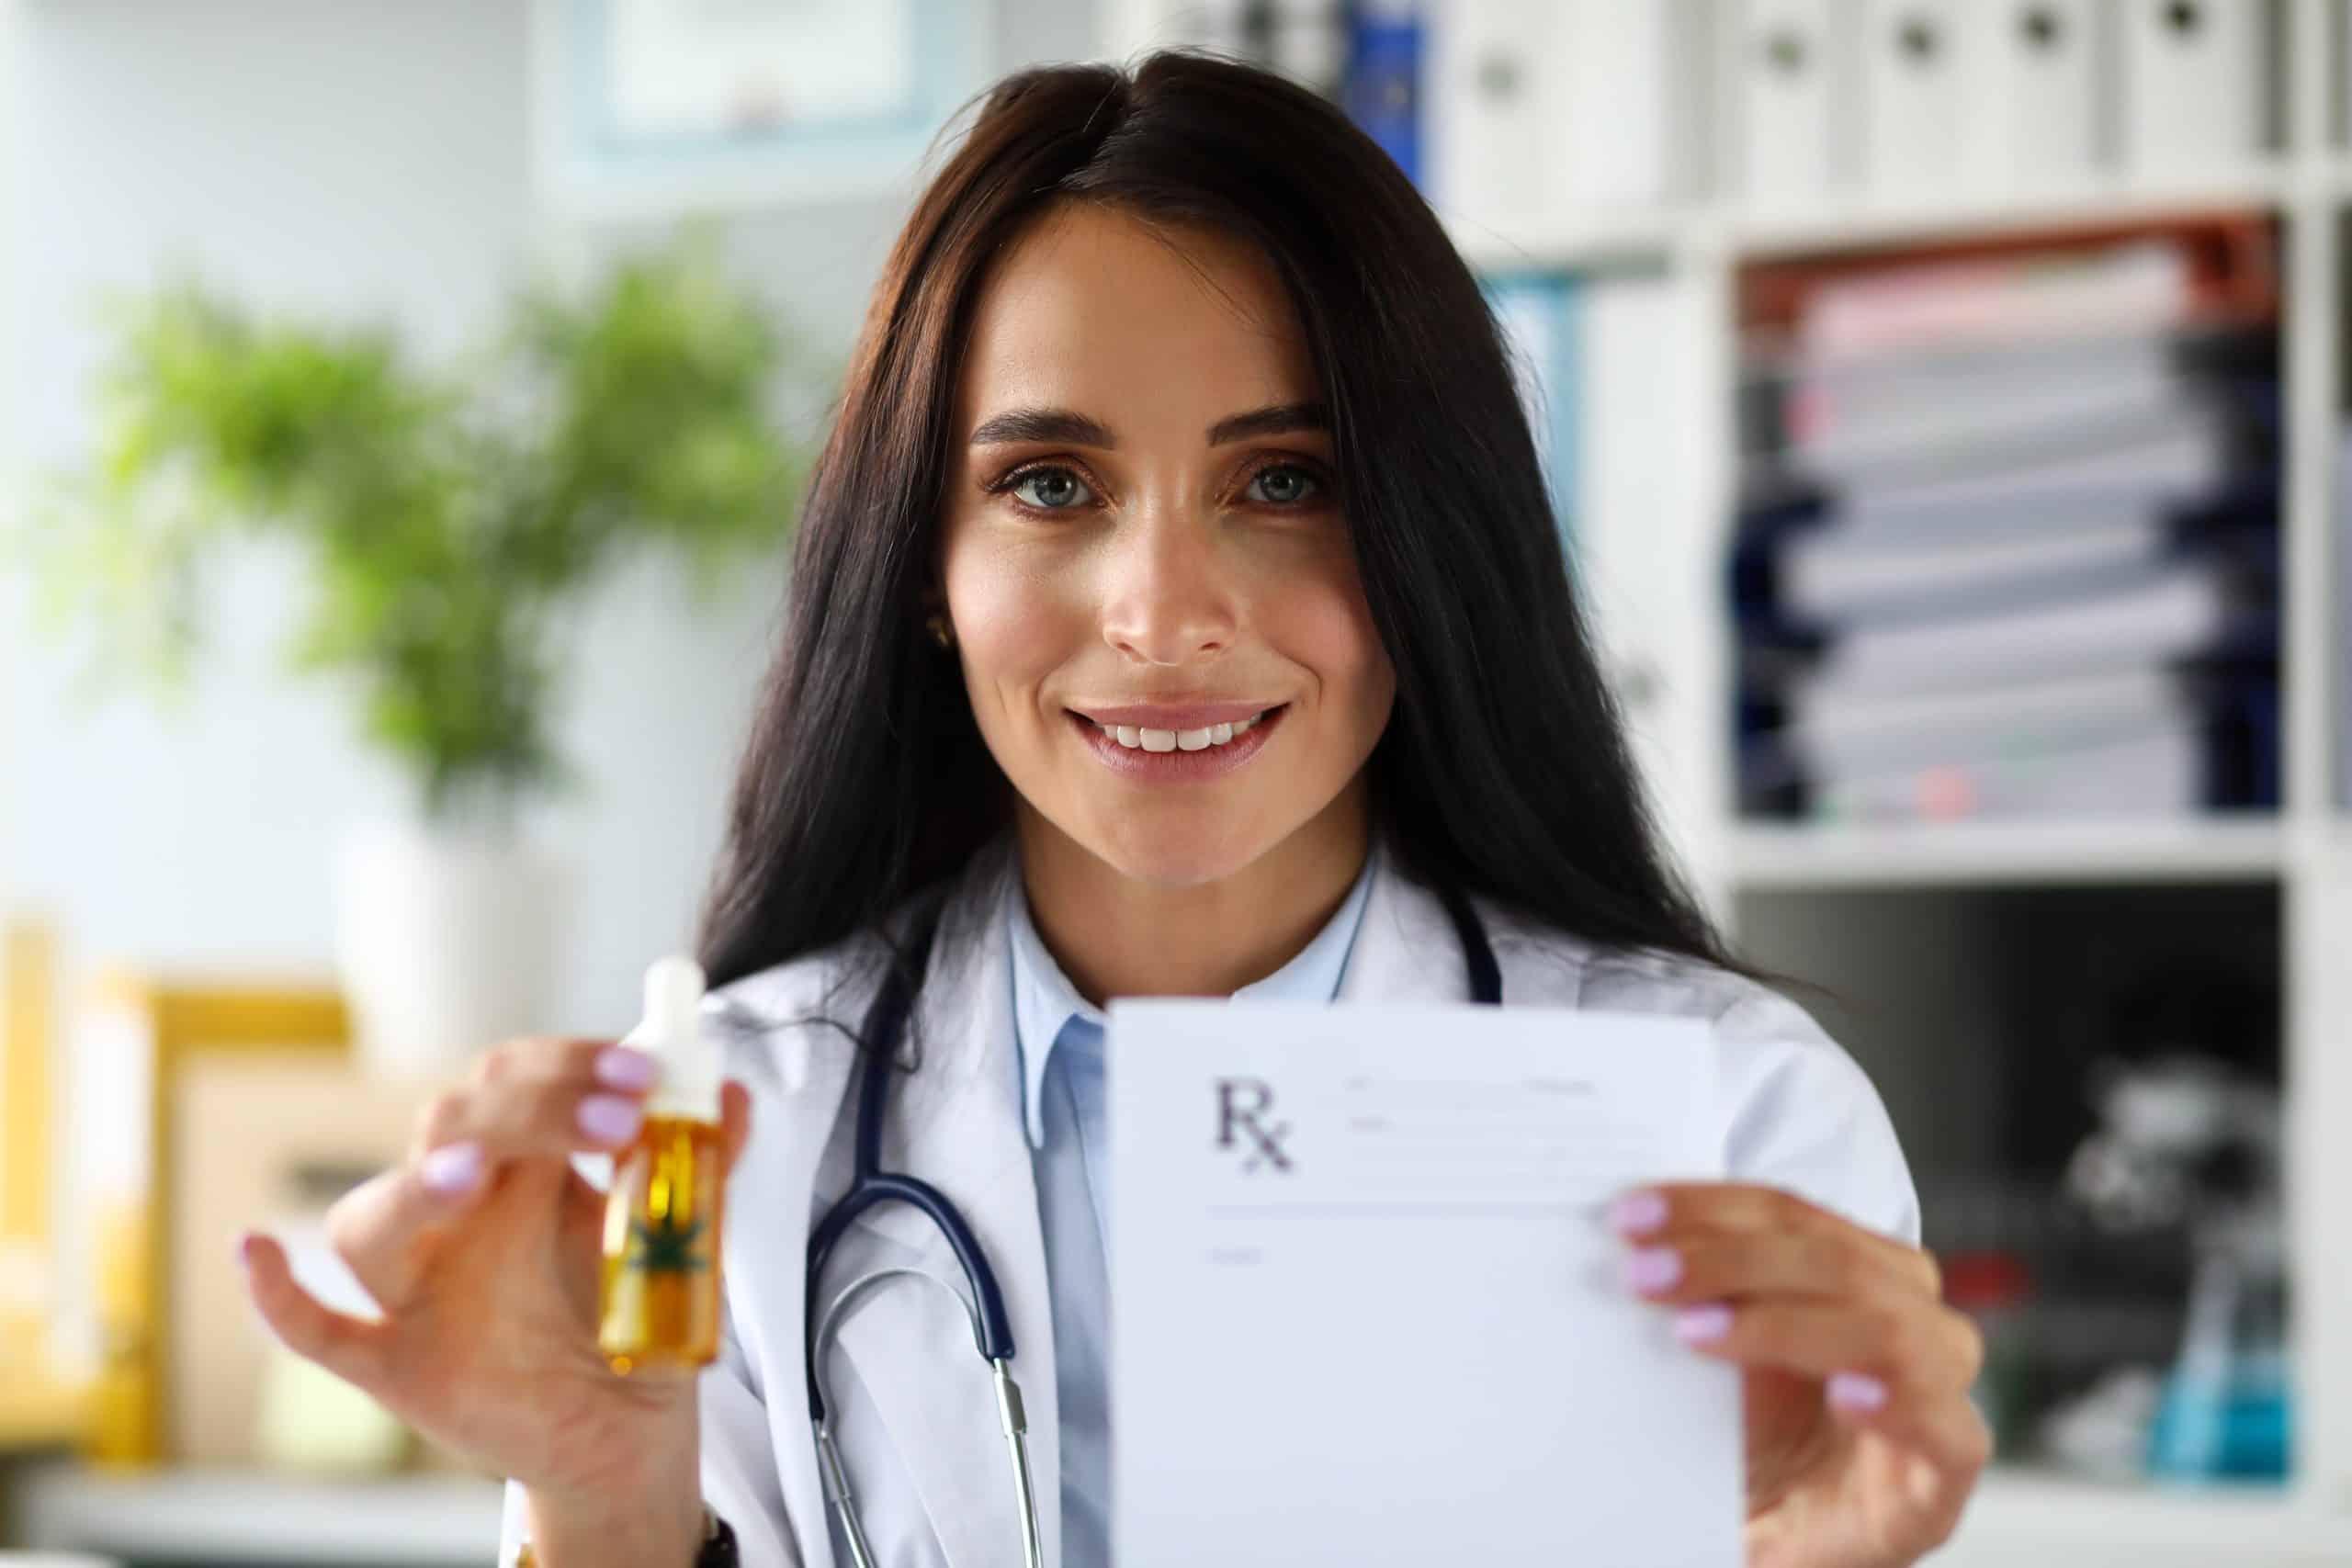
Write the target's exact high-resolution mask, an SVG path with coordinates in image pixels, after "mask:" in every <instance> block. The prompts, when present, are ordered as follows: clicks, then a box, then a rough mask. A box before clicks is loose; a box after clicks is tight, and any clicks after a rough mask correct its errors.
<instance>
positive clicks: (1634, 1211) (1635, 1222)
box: [1608, 1192, 1666, 1235]
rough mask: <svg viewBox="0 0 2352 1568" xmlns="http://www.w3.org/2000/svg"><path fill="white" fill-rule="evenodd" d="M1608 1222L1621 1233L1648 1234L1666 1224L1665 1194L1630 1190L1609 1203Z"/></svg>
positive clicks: (1612, 1228)
mask: <svg viewBox="0 0 2352 1568" xmlns="http://www.w3.org/2000/svg"><path fill="white" fill-rule="evenodd" d="M1608 1224H1609V1228H1610V1229H1611V1230H1612V1231H1615V1232H1616V1233H1617V1234H1618V1235H1648V1234H1649V1233H1650V1232H1651V1231H1654V1230H1656V1229H1657V1228H1658V1226H1660V1225H1662V1224H1666V1198H1665V1195H1664V1194H1662V1193H1657V1192H1628V1193H1626V1194H1625V1195H1624V1196H1623V1197H1622V1198H1620V1199H1618V1200H1617V1201H1615V1202H1614V1203H1611V1204H1610V1205H1609V1217H1608Z"/></svg>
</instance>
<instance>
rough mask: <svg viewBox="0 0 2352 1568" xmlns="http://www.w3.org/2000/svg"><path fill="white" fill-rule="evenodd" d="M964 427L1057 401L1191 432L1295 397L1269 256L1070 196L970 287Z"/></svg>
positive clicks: (1304, 387) (1291, 331)
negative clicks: (973, 290)
mask: <svg viewBox="0 0 2352 1568" xmlns="http://www.w3.org/2000/svg"><path fill="white" fill-rule="evenodd" d="M959 390H960V402H961V405H962V406H961V410H960V412H961V416H962V423H963V428H965V429H966V430H969V429H970V428H971V426H972V425H973V424H974V423H977V422H978V420H980V419H983V418H985V417H987V416H988V415H989V413H990V412H995V411H997V410H999V409H1001V408H1004V407H1008V406H1012V405H1015V404H1020V405H1050V406H1055V407H1066V408H1069V409H1073V410H1076V411H1078V412H1089V413H1092V414H1095V415H1096V416H1097V417H1100V418H1103V420H1104V421H1105V423H1109V424H1111V425H1112V426H1113V428H1114V430H1117V429H1123V428H1124V427H1125V426H1126V425H1129V424H1134V423H1150V422H1152V421H1153V420H1155V419H1159V418H1166V419H1168V420H1170V421H1171V422H1175V421H1182V422H1186V423H1192V424H1193V426H1194V429H1193V436H1194V438H1195V439H1198V437H1199V434H1200V431H1201V430H1203V429H1205V428H1206V426H1207V425H1208V423H1211V422H1212V421H1213V420H1215V419H1216V418H1218V417H1222V416H1223V415H1225V414H1227V413H1231V412H1236V411H1238V410H1242V409H1249V408H1256V407H1261V406H1263V405H1266V404H1269V403H1281V402H1293V401H1300V400H1306V399H1309V398H1311V397H1313V396H1314V395H1315V393H1316V380H1315V369H1314V363H1313V360H1312V358H1311V357H1310V355H1308V353H1307V350H1306V340H1305V336H1304V334H1303V333H1302V332H1301V331H1300V329H1299V325H1298V321H1297V315H1296V312H1295V310H1293V309H1292V307H1291V303H1290V298H1289V296H1288V294H1287V293H1286V292H1285V291H1284V289H1283V286H1282V280H1281V278H1280V276H1278V275H1277V274H1276V273H1275V271H1274V268H1273V266H1272V264H1271V263H1270V262H1268V261H1267V260H1266V258H1265V257H1264V255H1263V254H1261V253H1260V252H1259V251H1258V250H1257V249H1256V248H1255V247H1254V246H1251V245H1250V244H1248V243H1245V242H1243V241H1240V240H1238V239H1235V238H1234V237H1232V236H1230V235H1227V234H1224V233H1221V232H1218V231H1215V230H1209V229H1202V228H1193V227H1182V228H1176V227H1170V226H1168V225H1164V224H1147V223H1146V222H1144V221H1142V220H1138V219H1136V218H1134V217H1131V216H1129V215H1127V214H1125V213H1121V212H1118V211H1115V210H1113V209H1106V208H1103V207H1100V206H1095V205H1091V204H1086V203H1067V204H1064V205H1062V206H1059V207H1057V208H1055V209H1050V210H1049V211H1047V212H1046V214H1045V215H1044V216H1042V217H1041V218H1040V219H1039V220H1037V221H1036V222H1035V223H1034V224H1032V225H1031V226H1030V227H1029V228H1028V229H1027V230H1026V231H1023V234H1022V235H1021V237H1020V238H1019V239H1018V240H1017V241H1016V242H1015V243H1013V244H1012V246H1011V247H1010V248H1009V249H1008V250H1007V251H1006V252H1005V254H1003V256H1002V257H1001V259H1000V260H999V261H998V262H997V263H996V264H995V265H994V267H993V268H992V269H991V271H990V272H989V276H988V277H987V279H986V280H985V281H984V283H983V284H982V286H981V290H980V295H979V299H978V304H977V307H976V310H975V311H974V315H973V321H972V333H971V339H970V342H969V343H968V344H967V346H966V351H965V359H964V374H963V380H962V384H961V387H960V389H959Z"/></svg>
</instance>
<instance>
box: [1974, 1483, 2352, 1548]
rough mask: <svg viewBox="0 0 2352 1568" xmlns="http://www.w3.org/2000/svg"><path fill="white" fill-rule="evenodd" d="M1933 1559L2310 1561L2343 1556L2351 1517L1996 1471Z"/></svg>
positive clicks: (2260, 1501) (2260, 1492)
mask: <svg viewBox="0 0 2352 1568" xmlns="http://www.w3.org/2000/svg"><path fill="white" fill-rule="evenodd" d="M1928 1562H1929V1563H1931V1564H1932V1565H1933V1568H1996V1565H1998V1568H2191V1565H2195V1568H2207V1565H2209V1564H2221V1563H2227V1564H2229V1565H2230V1568H2316V1565H2317V1564H2320V1563H2323V1562H2325V1563H2335V1564H2342V1563H2345V1562H2352V1518H2346V1517H2340V1516H2334V1517H2332V1516H2330V1515H2328V1514H2325V1513H2324V1512H2322V1511H2321V1510H2320V1509H2319V1508H2317V1507H2316V1506H2312V1504H2310V1503H2309V1502H2307V1501H2305V1500H2303V1499H2302V1498H2301V1497H2299V1496H2297V1495H2293V1494H2291V1493H2287V1492H2281V1491H2277V1490H2271V1489H2258V1488H2253V1487H2248V1488H2245V1489H2243V1490H2240V1489H2233V1488H2226V1487H2200V1488H2174V1487H2155V1486H2109V1485H2101V1484H2098V1483H2093V1482H2087V1481H2073V1480H2067V1479H2064V1478H2063V1477H2058V1476H2053V1475H2048V1474H2041V1473H2035V1472H2023V1471H2006V1472H2005V1471H2000V1470H1996V1471H1995V1472H1993V1473H1992V1474H1990V1475H1988V1476H1987V1477H1986V1478H1985V1483H1984V1484H1983V1485H1982V1486H1980V1487H1979V1488H1978V1489H1977V1493H1976V1495H1975V1497H1974V1499H1973V1500H1972V1502H1971V1503H1970V1505H1969V1510H1968V1514H1967V1516H1966V1517H1965V1518H1964V1519H1963V1520H1962V1524H1961V1529H1960V1531H1959V1533H1958V1534H1957V1535H1956V1536H1955V1537H1954V1538H1953V1540H1952V1543H1951V1546H1950V1547H1948V1548H1947V1549H1946V1550H1945V1551H1940V1552H1938V1553H1937V1554H1936V1555H1934V1556H1933V1557H1931V1558H1929V1559H1928Z"/></svg>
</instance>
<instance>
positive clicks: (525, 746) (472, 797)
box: [31, 240, 806, 818]
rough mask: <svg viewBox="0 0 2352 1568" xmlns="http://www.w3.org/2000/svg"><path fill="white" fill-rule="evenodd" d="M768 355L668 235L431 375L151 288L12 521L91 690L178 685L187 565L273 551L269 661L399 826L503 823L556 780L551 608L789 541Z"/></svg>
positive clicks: (186, 650) (786, 463) (704, 263)
mask: <svg viewBox="0 0 2352 1568" xmlns="http://www.w3.org/2000/svg"><path fill="white" fill-rule="evenodd" d="M785 350H786V343H785V340H784V337H783V335H782V333H781V331H780V329H779V328H778V327H777V326H776V325H775V323H774V322H773V321H770V320H769V319H768V317H767V316H766V315H765V314H763V311H762V310H761V309H760V308H759V307H758V306H757V305H756V304H755V303H754V302H753V301H752V300H751V299H749V298H748V297H747V296H745V295H744V294H742V293H741V292H740V291H739V290H737V289H735V288H732V287H730V286H729V284H728V283H727V282H726V281H724V279H723V278H722V276H720V273H719V269H718V265H716V262H715V259H714V257H713V255H712V254H711V251H710V247H709V246H708V245H707V243H701V242H699V241H695V240H684V241H681V242H679V243H673V244H672V245H670V246H668V247H666V248H664V249H662V250H660V251H658V252H652V253H647V254H640V255H638V256H636V257H633V258H630V259H628V260H627V261H625V262H623V263H621V264H620V265H616V266H615V267H613V268H612V269H611V270H610V271H609V272H608V273H607V274H605V276H603V278H602V279H601V281H599V282H598V283H597V284H596V285H595V286H594V288H591V289H589V290H588V291H586V293H585V296H584V297H582V298H574V297H573V295H572V294H571V293H570V292H567V291H565V290H562V289H560V288H556V287H554V286H553V285H551V284H549V283H548V282H546V281H544V280H541V281H538V282H536V283H534V284H532V285H531V286H529V287H527V288H525V289H524V290H522V291H521V292H520V293H518V294H517V296H516V297H515V299H514V301H513V305H512V310H511V312H510V317H509V320H508V321H506V323H505V324H504V327H503V330H502V331H501V332H500V333H498V334H497V335H496V337H495V338H494V340H493V341H492V343H491V344H490V345H489V346H488V347H487V348H485V349H483V350H481V351H480V352H478V353H476V354H475V355H470V356H469V357H468V359H467V360H466V361H465V362H463V363H462V364H460V365H459V366H458V367H455V368H454V369H452V370H449V371H447V372H444V373H440V374H432V373H427V372H425V371H423V370H420V369H418V368H416V367H413V366H412V365H411V364H409V363H408V362H407V360H406V359H405V358H404V357H403V355H402V353H401V344H400V342H399V340H398V338H397V336H396V335H395V334H394V333H392V332H390V330H388V329H385V328H381V327H375V326H363V327H330V326H321V325H316V324H311V323H305V322H300V321H287V320H277V319H270V320H261V319H257V318H256V317H254V315H252V314H251V313H249V312H248V311H246V310H243V309H242V308H240V307H239V306H238V305H236V304H234V303H233V302H231V301H229V300H227V299H223V298H221V297H220V296H219V295H217V294H215V293H213V292H211V291H210V290H209V289H207V288H204V287H202V286H201V285H198V284H196V283H187V282H184V283H180V284H177V285H175V286H173V287H170V288H164V289H163V290H161V291H159V292H157V293H156V294H154V295H153V296H150V297H147V298H144V299H139V300H136V301H132V302H130V303H129V304H128V306H127V307H125V308H123V309H121V310H119V312H118V313H117V317H116V331H115V335H114V338H113V343H112V354H111V356H110V359H109V361H108V363H107V367H106V369H105V373H104V378H103V380H102V383H101V393H100V398H101V403H100V412H101V415H102V434H101V439H100V441H99V444H98V446H97V448H96V452H95V454H94V456H93V458H92V460H91V462H90V463H89V465H88V466H87V467H86V468H85V469H83V470H81V471H78V472H75V473H74V474H71V475H67V476H64V477H62V479H60V480H59V481H58V482H57V483H56V484H55V485H54V486H53V487H52V488H51V490H50V491H48V492H47V493H46V494H45V497H44V504H43V505H42V506H41V507H40V509H39V510H38V512H37V513H36V514H35V517H34V523H33V527H32V530H31V535H32V536H31V543H32V545H33V547H34V549H33V564H34V567H35V577H36V581H38V582H39V583H40V586H41V589H42V602H43V605H44V609H45V611H46V618H47V619H48V620H49V621H51V623H52V624H59V623H63V622H68V621H79V622H83V623H85V624H87V625H89V626H92V627H93V629H94V637H93V644H92V649H91V651H92V654H93V658H92V660H91V665H90V671H89V672H90V673H91V674H92V675H93V676H95V677H96V678H98V679H100V680H102V681H105V680H110V679H116V678H119V677H121V676H123V675H125V674H132V675H137V676H141V677H143V678H148V679H151V680H153V681H154V682H160V683H161V684H162V685H163V686H164V687H165V688H169V687H172V686H175V685H179V684H182V683H184V682H185V679H186V676H187V671H188V670H189V667H190V664H191V659H192V655H193V654H194V652H195V651H196V649H197V648H198V645H199V642H200V640H201V637H200V634H201V629H202V623H203V619H204V617H203V614H202V609H203V597H204V595H203V592H202V589H203V583H204V579H205V576H206V570H207V568H208V567H209V566H210V565H211V564H212V563H213V562H214V561H215V560H216V559H217V558H219V556H220V554H221V552H222V549H223V547H225V546H227V545H228V544H229V543H230V542H231V541H232V539H235V538H237V537H239V536H253V535H274V536H283V537H287V538H290V539H292V540H294V541H296V542H297V543H298V544H299V546H300V548H301V550H302V552H303V553H304V554H305V555H306V556H307V557H308V558H309V560H310V561H311V565H312V566H313V567H314V569H315V570H314V573H313V587H314V592H313V594H312V596H311V603H310V604H309V605H308V607H307V610H306V612H305V613H304V615H302V617H301V620H300V629H299V632H298V634H297V636H296V638H295V641H294V645H293V648H292V650H291V651H292V654H293V658H294V661H295V663H296V665H297V667H298V668H302V669H308V670H323V671H337V672H340V673H341V674H342V675H344V676H345V678H346V679H348V680H349V681H350V682H351V683H352V684H353V685H354V687H355V689H356V695H357V697H358V699H359V703H360V728H361V731H362V734H363V735H364V736H365V738H366V739H368V741H369V742H370V743H372V744H373V745H374V746H376V747H377V748H379V749H380V750H383V751H385V752H387V753H390V755H391V756H393V757H394V758H396V759H397V760H398V761H400V762H401V764H402V765H403V766H404V767H405V768H406V770H407V771H408V772H409V773H411V774H412V776H413V778H414V779H415V781H416V784H417V785H418V789H419V793H420V796H421V804H422V807H423V809H424V812H425V814H426V815H427V816H428V817H431V818H448V817H451V816H454V815H457V814H458V813H460V812H473V811H483V810H489V811H494V812H503V811H506V810H509V809H511V808H512V807H513V806H514V805H515V802H516V801H517V799H518V798H519V797H520V796H521V795H524V794H526V793H527V792H528V791H530V790H532V789H535V788H543V787H547V786H549V785H552V784H554V783H556V782H558V781H559V780H560V778H561V777H562V776H563V769H562V765H561V762H560V758H559V757H558V756H557V755H556V752H555V750H554V746H553V740H552V737H551V735H550V733H549V723H550V719H551V712H550V708H551V703H550V700H549V699H550V697H551V695H552V693H553V690H554V687H555V685H556V682H557V680H558V677H559V674H560V669H561V666H562V663H563V657H562V656H563V653H564V651H565V648H564V639H563V636H562V633H563V630H564V622H565V611H566V609H567V607H569V606H571V605H572V604H574V603H576V601H577V600H578V599H579V598H580V597H581V596H582V593H583V592H584V591H585V590H586V589H587V588H588V587H589V586H590V585H591V584H592V583H593V582H594V581H596V580H597V579H598V578H599V577H600V576H601V575H602V574H603V573H604V572H605V570H607V569H609V568H611V567H612V566H614V565H615V564H616V563H617V562H618V560H619V559H620V558H623V557H624V556H625V555H627V554H628V552H630V551H631V550H632V549H656V550H662V551H666V552H668V553H670V554H672V555H673V556H675V557H677V558H681V559H682V560H683V561H684V563H685V564H686V565H687V566H688V568H689V570H691V571H692V573H693V574H694V576H695V580H696V581H697V582H698V583H700V584H701V585H703V586H704V587H706V588H707V587H708V586H710V585H711V584H713V583H715V582H716V581H718V576H719V573H720V572H721V571H722V570H723V569H724V567H725V566H726V565H727V564H728V563H729V561H731V560H734V559H737V558H741V556H742V555H744V554H746V553H749V552H753V551H758V550H763V549H771V548H774V547H776V546H777V545H779V544H780V543H781V541H782V540H783V539H784V537H785V536H786V535H787V534H788V533H789V531H790V528H791V525H792V521H793V506H794V503H795V500H796V498H797V493H798V490H799V481H800V477H801V473H802V470H803V468H804V466H805V461H806V455H805V453H804V451H802V450H801V449H800V448H799V447H797V446H795V445H794V444H793V443H791V442H789V441H787V440H786V438H785V437H784V436H783V435H782V434H780V431H779V427H778V425H777V423H776V422H775V419H774V418H773V417H772V415H771V413H770V411H769V406H768V404H769V399H770V395H771V393H772V392H773V391H774V390H775V383H776V380H777V377H778V373H779V371H780V369H782V368H783V367H785V364H786V352H785Z"/></svg>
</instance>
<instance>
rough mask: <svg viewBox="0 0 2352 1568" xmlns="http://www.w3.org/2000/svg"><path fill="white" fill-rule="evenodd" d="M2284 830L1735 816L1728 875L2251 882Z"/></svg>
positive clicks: (2274, 871) (1789, 884) (1740, 881)
mask: <svg viewBox="0 0 2352 1568" xmlns="http://www.w3.org/2000/svg"><path fill="white" fill-rule="evenodd" d="M2288 837H2289V835H2288V832H2287V830H2286V829H2285V828H2284V827H2282V826H2281V825H2280V824H2279V823H2278V821H2277V820H2276V819H2274V818H2251V819H2247V820H2242V821H2228V820H2200V821H2180V822H2144V823H2133V822H2096V821H2093V822H2081V823H2057V822H2033V823H1998V822H1985V823H1958V824H1953V825H1950V826H1929V827H1907V826H1906V827H1896V828H1865V827H1854V828H1846V827H1835V826H1825V827H1810V826H1799V827H1787V828H1780V827H1758V826H1743V827H1740V828H1739V829H1736V831H1735V832H1734V833H1733V835H1732V840H1731V843H1732V850H1731V866H1730V879H1731V883H1732V886H1734V887H1735V888H1739V889H1749V890H1763V889H1804V888H1815V887H1823V888H1827V887H1867V886H1890V887H1918V886H1970V885H1989V884H2003V883H2009V884H2018V885H2020V886H2051V885H2055V884H2064V883H2094V882H2098V883H2117V882H2144V883H2170V882H2235V881H2258V880H2263V879H2266V878H2271V877H2276V876H2278V875H2279V874H2280V873H2281V871H2282V870H2283V868H2284V867H2285V865H2286V864H2287V862H2288V858H2289V857H2288V854H2287V843H2288Z"/></svg>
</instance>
